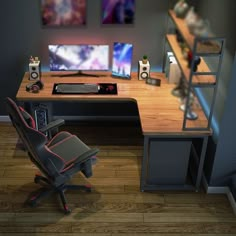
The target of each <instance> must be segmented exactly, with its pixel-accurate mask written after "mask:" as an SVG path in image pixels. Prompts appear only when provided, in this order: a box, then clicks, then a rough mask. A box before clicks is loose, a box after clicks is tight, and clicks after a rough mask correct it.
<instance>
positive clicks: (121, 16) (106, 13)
mask: <svg viewBox="0 0 236 236" xmlns="http://www.w3.org/2000/svg"><path fill="white" fill-rule="evenodd" d="M134 15H135V0H102V24H133V23H134Z"/></svg>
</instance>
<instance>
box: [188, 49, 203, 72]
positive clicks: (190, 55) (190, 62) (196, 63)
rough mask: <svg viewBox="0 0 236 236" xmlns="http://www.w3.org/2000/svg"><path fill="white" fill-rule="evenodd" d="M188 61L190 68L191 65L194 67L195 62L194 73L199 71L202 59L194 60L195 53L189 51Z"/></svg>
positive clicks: (195, 58) (197, 57)
mask: <svg viewBox="0 0 236 236" xmlns="http://www.w3.org/2000/svg"><path fill="white" fill-rule="evenodd" d="M187 60H188V67H189V68H191V65H192V60H194V61H193V71H194V72H196V71H197V68H198V65H199V64H200V62H201V58H200V57H199V56H195V57H194V58H193V53H192V51H191V50H189V51H188V55H187Z"/></svg>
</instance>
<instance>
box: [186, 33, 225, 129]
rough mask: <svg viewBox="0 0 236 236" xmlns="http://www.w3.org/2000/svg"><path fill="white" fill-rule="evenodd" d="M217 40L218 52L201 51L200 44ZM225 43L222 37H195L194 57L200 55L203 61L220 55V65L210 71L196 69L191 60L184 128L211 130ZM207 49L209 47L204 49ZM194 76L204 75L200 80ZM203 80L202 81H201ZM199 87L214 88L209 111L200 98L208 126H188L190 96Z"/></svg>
mask: <svg viewBox="0 0 236 236" xmlns="http://www.w3.org/2000/svg"><path fill="white" fill-rule="evenodd" d="M212 42H215V45H217V46H218V47H217V52H215V51H213V52H210V51H209V52H207V51H200V50H199V48H198V46H199V45H204V44H208V43H212ZM224 45H225V39H224V38H221V37H208V38H205V37H195V38H194V44H193V49H191V50H192V55H193V58H195V57H200V58H201V61H202V60H204V59H203V58H205V57H218V62H217V63H218V65H217V66H216V67H217V69H216V70H215V71H210V70H208V69H207V71H198V70H197V71H194V60H192V62H191V66H190V72H189V73H190V74H189V81H188V90H187V99H186V102H185V111H184V119H183V130H199V131H201V130H203V131H204V130H210V129H211V122H212V116H213V111H214V106H215V101H216V95H217V89H218V84H219V78H220V72H221V65H222V60H223V52H224ZM204 50H207V47H206V48H205V49H204ZM194 76H198V77H199V78H200V77H202V78H201V79H200V80H199V81H198V82H194V81H193V79H194ZM204 76H213V77H214V79H211V80H207V79H204ZM201 81H202V82H201ZM197 88H212V89H213V95H212V102H211V103H210V106H209V107H210V108H209V109H208V111H206V110H205V109H204V106H203V104H202V101H201V100H199V102H200V104H201V107H202V108H203V111H204V114H205V116H206V117H207V126H206V127H205V128H204V127H191V128H188V127H187V113H188V111H189V109H190V96H191V92H194V93H195V94H197V92H196V89H197ZM197 97H198V96H197Z"/></svg>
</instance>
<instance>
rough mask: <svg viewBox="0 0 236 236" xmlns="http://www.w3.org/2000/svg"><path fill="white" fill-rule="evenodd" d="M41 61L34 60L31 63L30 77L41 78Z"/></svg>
mask: <svg viewBox="0 0 236 236" xmlns="http://www.w3.org/2000/svg"><path fill="white" fill-rule="evenodd" d="M40 73H41V72H40V61H32V62H30V63H29V76H30V77H29V79H30V80H39V79H40Z"/></svg>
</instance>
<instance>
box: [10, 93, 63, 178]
mask: <svg viewBox="0 0 236 236" xmlns="http://www.w3.org/2000/svg"><path fill="white" fill-rule="evenodd" d="M6 109H7V112H8V115H9V117H10V119H11V122H12V124H13V126H14V127H15V128H16V131H17V133H18V135H19V137H20V138H21V140H22V142H23V144H24V146H25V148H26V150H27V152H28V154H29V156H30V158H31V160H32V162H33V163H34V164H35V165H36V166H37V167H38V168H39V169H40V170H41V171H42V172H43V174H44V175H46V176H47V177H54V176H52V175H51V173H50V170H49V169H47V166H48V165H47V163H48V161H49V160H50V161H51V162H53V163H54V164H55V166H56V167H57V168H58V171H60V169H62V168H63V166H64V162H63V161H62V160H61V159H60V158H58V156H57V155H56V154H54V153H53V152H51V151H50V150H49V149H48V148H47V145H46V144H47V142H48V139H47V136H46V135H44V134H43V133H42V132H40V131H38V130H37V129H36V128H35V122H34V119H33V117H32V116H31V115H30V114H29V113H27V112H26V111H25V110H24V109H23V108H22V107H19V106H17V105H16V103H15V102H14V101H13V100H12V99H11V98H9V97H7V98H6Z"/></svg>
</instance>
